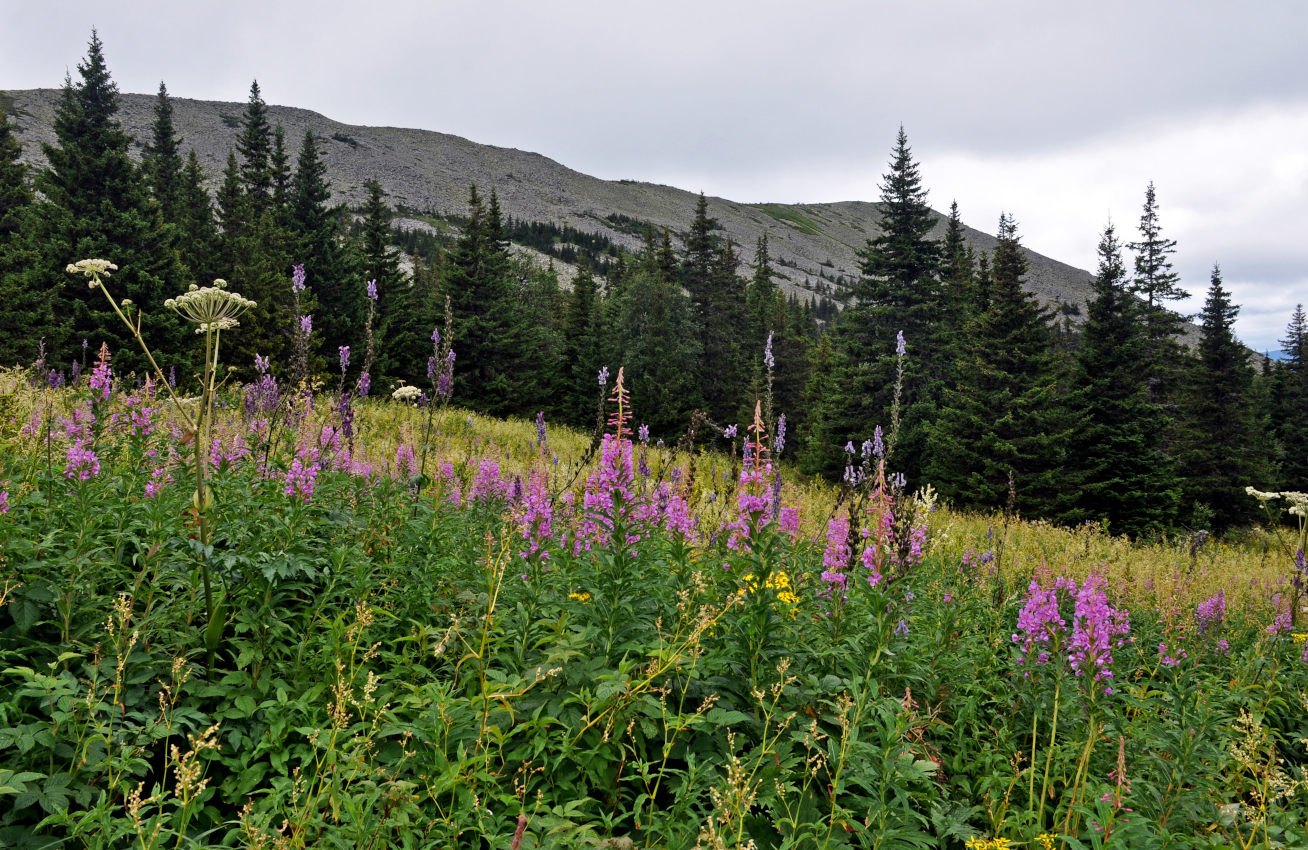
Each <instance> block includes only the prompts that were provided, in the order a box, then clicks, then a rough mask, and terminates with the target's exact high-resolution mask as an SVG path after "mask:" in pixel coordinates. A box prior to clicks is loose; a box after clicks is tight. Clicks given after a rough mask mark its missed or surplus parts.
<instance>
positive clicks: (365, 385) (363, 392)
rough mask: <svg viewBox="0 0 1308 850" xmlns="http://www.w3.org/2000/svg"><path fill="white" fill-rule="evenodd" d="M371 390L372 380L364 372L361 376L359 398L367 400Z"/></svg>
mask: <svg viewBox="0 0 1308 850" xmlns="http://www.w3.org/2000/svg"><path fill="white" fill-rule="evenodd" d="M370 389H372V378H371V377H370V376H369V375H368V373H367V372H364V373H363V374H361V375H359V398H367V397H368V390H370Z"/></svg>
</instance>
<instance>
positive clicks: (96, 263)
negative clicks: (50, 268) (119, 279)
mask: <svg viewBox="0 0 1308 850" xmlns="http://www.w3.org/2000/svg"><path fill="white" fill-rule="evenodd" d="M64 270H65V271H66V272H68V273H69V274H80V275H86V278H87V284H86V285H87V286H88V287H90V288H91V289H95V288H96V287H97V286H99V285H100V278H102V277H109V272H111V271H113V272H116V271H118V266H117V265H115V264H113V263H111V262H109V261H108V260H78V261H77V262H75V263H69V264H68V266H67V268H65V269H64Z"/></svg>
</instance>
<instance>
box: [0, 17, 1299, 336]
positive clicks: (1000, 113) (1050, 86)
mask: <svg viewBox="0 0 1308 850" xmlns="http://www.w3.org/2000/svg"><path fill="white" fill-rule="evenodd" d="M0 8H3V10H4V23H3V27H0V89H21V88H43V87H55V86H58V85H59V84H60V83H61V82H62V81H63V78H64V75H65V73H68V72H71V73H73V74H74V75H76V65H77V63H78V62H79V61H80V60H81V58H82V57H83V56H84V55H85V51H86V43H87V41H88V39H89V36H90V31H91V28H92V27H96V28H97V29H98V31H99V33H100V37H101V39H102V40H103V41H104V44H105V55H106V59H107V61H108V64H109V69H110V72H111V73H112V75H113V77H114V80H115V81H116V82H117V83H118V86H119V89H120V90H121V91H123V92H143V93H153V92H155V91H156V90H157V89H158V85H159V81H160V80H163V81H165V82H166V83H167V84H168V90H169V91H170V92H171V93H172V94H173V96H175V97H188V98H199V99H205V100H230V101H244V100H245V99H246V97H247V95H248V92H249V86H250V81H251V80H252V79H254V78H257V79H258V80H259V85H260V87H261V88H262V90H263V95H264V99H265V100H267V101H268V102H269V103H272V104H281V105H288V106H299V107H304V108H307V109H312V110H315V111H317V112H321V113H323V114H324V115H326V116H328V117H330V118H333V119H335V120H338V121H343V122H347V123H351V124H370V125H390V126H399V127H417V128H422V129H427V130H439V131H442V132H446V133H453V134H455V135H459V136H464V137H466V138H469V139H472V140H473V141H477V142H482V143H486V144H493V145H500V146H505V147H514V148H521V149H523V150H530V151H535V152H538V153H541V154H544V155H545V156H548V157H550V158H551V159H555V160H557V161H559V162H561V163H563V164H564V165H567V166H569V167H571V168H574V169H576V170H578V171H582V172H585V173H587V174H592V175H595V176H597V177H603V178H609V179H622V178H628V179H638V180H647V181H652V182H656V183H666V184H670V185H673V186H678V187H681V188H684V189H688V190H691V191H704V192H706V193H707V194H709V195H711V196H721V197H725V198H730V199H732V200H737V201H747V202H752V201H775V202H781V203H794V202H821V201H838V200H876V199H877V196H878V194H879V191H878V184H879V183H880V180H881V175H882V174H883V173H884V171H885V168H886V164H887V161H888V159H889V153H890V148H891V145H892V144H893V142H894V137H895V133H896V131H897V129H898V127H899V125H900V124H901V123H902V124H903V125H904V127H905V129H906V130H907V132H908V137H909V142H910V144H911V145H912V147H913V150H914V154H915V155H916V157H917V159H918V161H919V163H920V165H921V169H922V176H923V179H924V181H925V183H926V186H927V187H928V189H929V190H930V198H929V200H930V202H931V204H932V206H934V207H935V208H936V209H939V210H942V211H943V210H946V209H947V208H948V206H949V202H950V201H951V200H955V199H956V200H957V201H958V204H959V207H960V210H961V212H962V215H963V219H964V221H966V222H967V223H968V224H970V225H972V226H974V227H977V228H979V229H982V230H986V231H988V232H994V229H995V224H996V222H997V220H998V218H999V214H1000V212H1001V211H1007V212H1010V213H1012V214H1013V215H1014V216H1016V218H1017V221H1018V225H1019V231H1020V233H1021V235H1022V239H1023V242H1024V244H1026V245H1027V246H1028V247H1030V248H1032V249H1034V250H1036V251H1039V252H1041V253H1043V254H1047V255H1049V256H1052V257H1054V258H1056V259H1059V260H1063V261H1064V262H1068V263H1072V264H1073V265H1077V266H1080V267H1082V268H1087V269H1091V270H1093V269H1094V265H1095V256H1094V251H1095V246H1096V244H1097V242H1098V236H1099V233H1100V231H1101V230H1102V229H1103V226H1104V224H1105V222H1106V221H1108V220H1109V219H1110V217H1111V219H1112V220H1113V221H1114V222H1115V223H1116V225H1117V228H1118V232H1119V235H1121V236H1122V237H1123V241H1131V240H1132V239H1134V238H1135V237H1136V228H1137V226H1138V222H1139V218H1140V211H1141V207H1142V204H1143V200H1144V190H1145V186H1146V184H1147V183H1148V182H1149V181H1151V180H1152V181H1153V182H1154V184H1155V186H1156V189H1157V196H1158V203H1159V215H1160V222H1161V224H1162V227H1163V235H1164V236H1166V237H1169V238H1172V239H1175V240H1177V243H1178V244H1177V250H1176V254H1175V255H1174V257H1173V260H1174V263H1175V267H1176V270H1177V271H1178V272H1180V274H1181V276H1182V284H1183V285H1184V286H1185V287H1186V288H1187V289H1188V290H1189V291H1190V292H1192V293H1194V294H1195V295H1196V297H1194V298H1192V299H1191V300H1190V301H1189V302H1188V303H1185V304H1183V305H1182V309H1186V310H1189V311H1191V312H1197V311H1198V310H1199V309H1200V307H1201V306H1202V301H1203V293H1204V291H1205V290H1206V289H1207V286H1208V282H1209V276H1210V272H1211V270H1212V267H1213V264H1214V263H1219V264H1220V265H1221V268H1222V273H1223V278H1224V280H1225V283H1226V286H1227V288H1228V289H1230V290H1231V291H1232V292H1233V293H1234V297H1235V300H1236V301H1237V303H1239V304H1240V305H1241V306H1242V310H1241V314H1240V317H1239V319H1238V320H1237V333H1238V334H1239V335H1240V337H1241V338H1242V339H1243V340H1244V341H1245V342H1246V343H1248V344H1249V345H1251V346H1253V347H1255V348H1257V349H1260V350H1263V349H1275V348H1276V347H1277V345H1276V340H1277V338H1278V337H1280V336H1281V335H1282V333H1283V331H1284V329H1285V325H1286V322H1287V320H1288V318H1289V316H1290V313H1291V311H1292V310H1293V309H1294V305H1295V304H1296V303H1300V302H1308V68H1306V67H1305V61H1304V57H1305V48H1304V43H1305V40H1308V2H1303V0H1275V2H1244V3H1237V2H1209V0H1175V2H1173V0H1168V1H1167V2H1149V0H1129V2H1126V1H1124V0H1096V2H1092V3H1063V2H1051V0H1038V2H1004V0H991V2H988V3H980V2H975V0H900V1H899V2H896V3H886V2H879V0H849V2H842V1H841V0H809V2H807V3H798V2H794V0H788V2H776V1H775V0H742V2H715V0H698V2H695V0H690V1H689V2H685V1H684V0H658V2H622V0H608V1H607V2H599V0H584V2H581V1H579V2H542V0H534V2H505V1H504V0H498V1H497V0H479V2H453V0H373V2H369V3H348V4H347V3H335V2H323V0H315V1H314V2H307V0H294V1H293V2H275V1H274V2H269V0H262V2H248V0H227V2H222V3H211V2H179V0H167V2H158V0H132V2H112V0H97V2H88V1H87V0H59V2H42V3H33V2H22V3H19V2H15V0H0ZM1128 262H1129V260H1128Z"/></svg>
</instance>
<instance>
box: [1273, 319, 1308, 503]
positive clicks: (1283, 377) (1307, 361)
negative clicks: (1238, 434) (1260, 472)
mask: <svg viewBox="0 0 1308 850" xmlns="http://www.w3.org/2000/svg"><path fill="white" fill-rule="evenodd" d="M1280 345H1281V357H1282V358H1283V359H1282V360H1281V362H1280V363H1279V364H1278V365H1277V366H1276V367H1275V370H1274V371H1273V374H1272V385H1273V391H1272V392H1273V400H1272V407H1273V414H1272V415H1273V420H1272V421H1273V427H1274V429H1275V434H1276V442H1277V445H1278V447H1279V452H1278V454H1279V461H1280V462H1279V464H1278V467H1279V468H1278V474H1277V480H1278V481H1279V482H1280V483H1279V487H1280V489H1283V490H1294V491H1296V492H1308V317H1305V315H1304V309H1303V305H1302V304H1297V305H1295V308H1294V313H1293V314H1291V316H1290V322H1289V324H1288V325H1287V326H1286V328H1285V336H1284V337H1283V338H1282V339H1281V340H1280Z"/></svg>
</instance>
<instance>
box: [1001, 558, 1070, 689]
mask: <svg viewBox="0 0 1308 850" xmlns="http://www.w3.org/2000/svg"><path fill="white" fill-rule="evenodd" d="M1059 589H1060V585H1058V584H1055V585H1054V587H1050V588H1046V587H1043V586H1042V585H1041V584H1040V582H1039V581H1037V580H1035V579H1032V580H1031V584H1029V585H1028V586H1027V589H1026V602H1025V603H1024V604H1023V605H1022V610H1021V611H1019V612H1018V614H1017V629H1018V631H1017V633H1014V634H1013V643H1015V644H1017V645H1018V652H1019V653H1020V655H1019V657H1018V663H1019V664H1025V663H1026V662H1027V660H1028V659H1030V658H1031V656H1032V654H1033V653H1034V655H1035V659H1034V660H1035V663H1037V664H1047V663H1049V657H1050V656H1049V650H1050V649H1051V648H1054V647H1053V646H1051V645H1053V644H1056V643H1057V641H1058V640H1059V638H1060V637H1061V636H1062V635H1063V634H1064V633H1065V632H1066V631H1067V621H1066V620H1064V619H1063V617H1062V616H1061V614H1060V613H1059V611H1058V590H1059ZM1073 589H1075V588H1073ZM1028 675H1030V674H1028Z"/></svg>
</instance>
